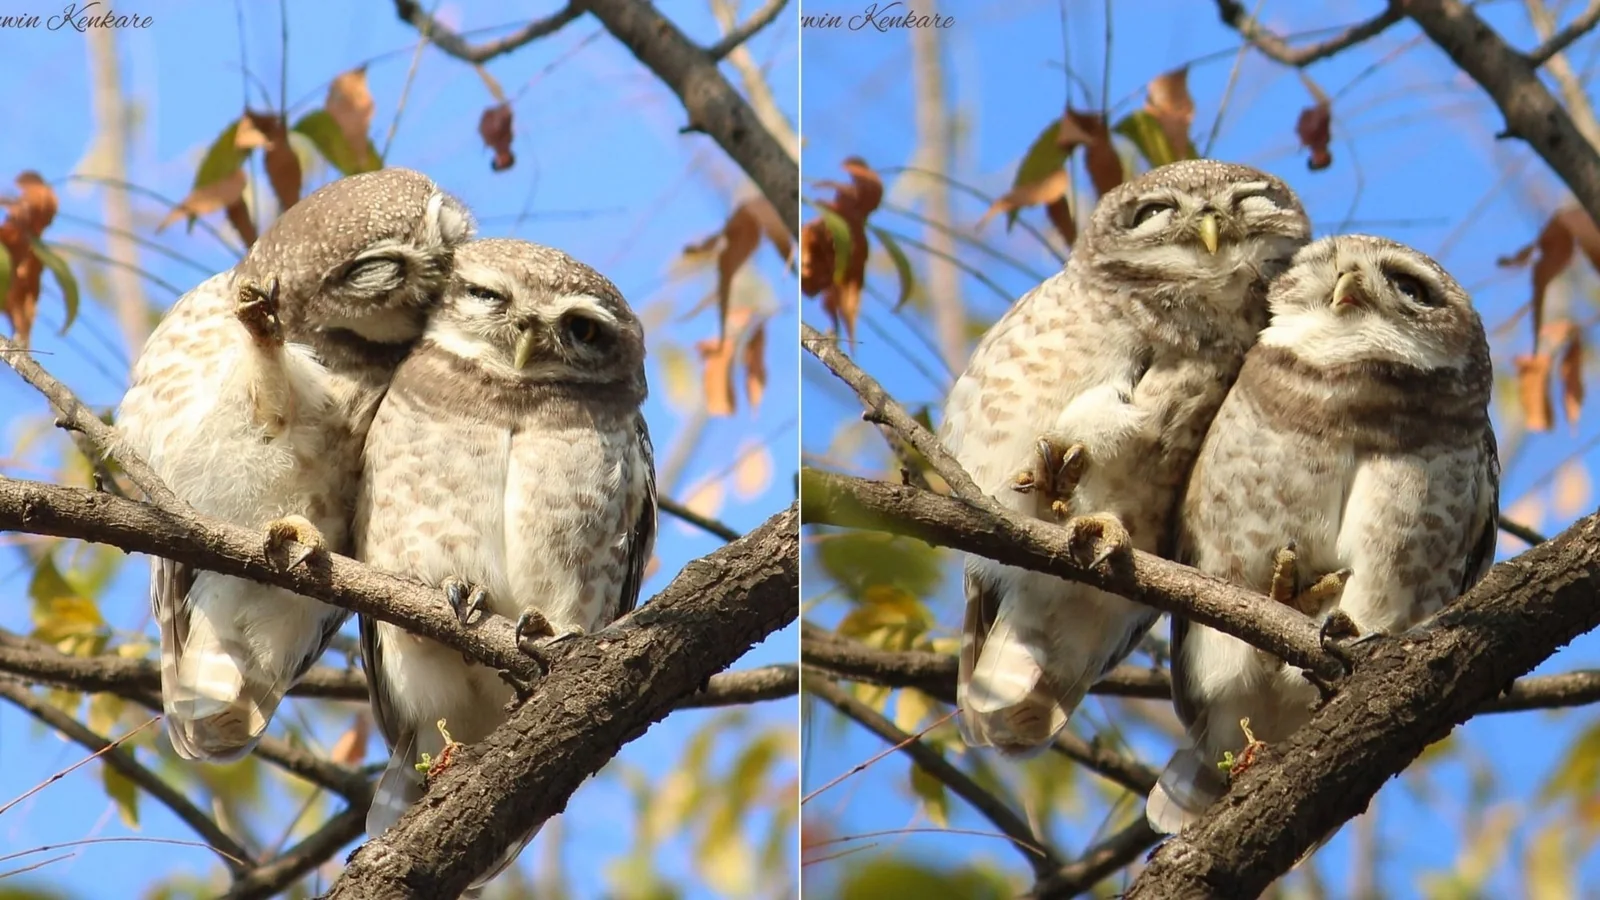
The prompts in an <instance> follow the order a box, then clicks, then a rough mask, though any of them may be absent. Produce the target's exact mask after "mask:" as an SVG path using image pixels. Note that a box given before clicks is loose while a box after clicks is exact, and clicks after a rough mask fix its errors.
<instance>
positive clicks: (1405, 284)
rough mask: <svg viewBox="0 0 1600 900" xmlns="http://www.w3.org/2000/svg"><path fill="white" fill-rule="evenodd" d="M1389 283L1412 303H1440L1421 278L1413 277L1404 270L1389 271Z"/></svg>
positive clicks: (1436, 304) (1428, 304)
mask: <svg viewBox="0 0 1600 900" xmlns="http://www.w3.org/2000/svg"><path fill="white" fill-rule="evenodd" d="M1389 283H1390V284H1392V285H1394V289H1395V290H1397V291H1399V292H1400V293H1401V294H1404V295H1405V297H1406V298H1407V299H1408V300H1410V301H1411V302H1412V303H1416V304H1419V305H1421V306H1438V305H1439V301H1438V298H1436V297H1434V295H1433V292H1432V291H1430V290H1428V288H1427V285H1424V284H1423V283H1422V281H1421V280H1420V279H1417V278H1413V277H1412V276H1410V275H1406V274H1405V273H1403V272H1391V273H1389Z"/></svg>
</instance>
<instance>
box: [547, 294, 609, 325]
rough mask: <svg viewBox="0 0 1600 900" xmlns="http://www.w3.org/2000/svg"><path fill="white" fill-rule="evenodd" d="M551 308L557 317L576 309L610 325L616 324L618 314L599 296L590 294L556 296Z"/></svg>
mask: <svg viewBox="0 0 1600 900" xmlns="http://www.w3.org/2000/svg"><path fill="white" fill-rule="evenodd" d="M550 310H551V312H552V313H553V314H554V316H555V317H556V318H559V317H561V316H564V315H566V314H567V313H569V312H572V311H574V310H581V311H582V312H584V313H587V314H588V315H589V317H590V318H593V319H598V320H599V321H601V322H605V323H606V324H608V325H613V326H614V325H616V324H617V317H616V314H615V313H613V312H612V311H611V310H609V309H607V308H606V305H605V304H604V303H602V302H600V299H599V298H597V297H592V296H590V295H588V294H563V295H561V296H559V297H556V298H554V299H553V300H552V301H551V303H550Z"/></svg>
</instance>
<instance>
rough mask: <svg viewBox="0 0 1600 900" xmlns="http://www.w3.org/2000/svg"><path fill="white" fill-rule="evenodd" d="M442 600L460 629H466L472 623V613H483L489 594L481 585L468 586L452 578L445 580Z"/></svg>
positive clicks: (464, 582)
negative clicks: (454, 616) (447, 603)
mask: <svg viewBox="0 0 1600 900" xmlns="http://www.w3.org/2000/svg"><path fill="white" fill-rule="evenodd" d="M444 598H445V600H446V601H447V602H449V604H450V609H451V611H452V612H454V613H455V614H456V621H457V622H459V623H460V624H461V626H462V627H466V626H467V625H468V624H469V623H470V622H471V621H472V614H473V613H475V612H483V610H484V609H485V604H486V603H487V602H488V599H489V594H488V592H487V591H485V590H484V589H483V587H482V585H476V584H469V583H468V582H466V581H463V580H462V579H460V578H453V577H452V578H447V579H445V582H444ZM480 621H481V619H480Z"/></svg>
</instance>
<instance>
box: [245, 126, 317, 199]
mask: <svg viewBox="0 0 1600 900" xmlns="http://www.w3.org/2000/svg"><path fill="white" fill-rule="evenodd" d="M233 140H234V146H235V147H237V148H239V149H240V150H254V149H256V148H258V147H259V148H261V149H262V158H263V161H264V162H265V163H266V168H267V181H268V182H269V183H271V185H272V194H273V196H275V197H277V198H278V208H279V209H288V208H289V207H291V206H293V205H295V204H296V203H298V202H299V201H300V187H301V172H300V157H298V156H296V155H295V152H294V148H293V147H291V146H289V128H288V126H287V125H285V124H284V121H283V119H281V118H279V117H278V116H277V115H275V114H273V113H261V112H255V111H253V110H245V114H244V116H243V117H242V118H241V119H240V120H239V128H238V130H237V131H235V132H234V139H233Z"/></svg>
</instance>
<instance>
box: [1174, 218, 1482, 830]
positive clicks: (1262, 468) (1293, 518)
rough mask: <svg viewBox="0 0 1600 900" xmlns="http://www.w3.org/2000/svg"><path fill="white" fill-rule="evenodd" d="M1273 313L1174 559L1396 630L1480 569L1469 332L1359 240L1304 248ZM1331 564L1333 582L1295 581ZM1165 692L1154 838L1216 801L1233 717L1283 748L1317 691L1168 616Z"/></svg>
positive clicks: (1477, 345) (1361, 625)
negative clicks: (1168, 710) (1174, 721)
mask: <svg viewBox="0 0 1600 900" xmlns="http://www.w3.org/2000/svg"><path fill="white" fill-rule="evenodd" d="M1269 303H1270V307H1271V314H1272V318H1271V322H1270V324H1269V325H1268V326H1267V328H1266V329H1265V330H1264V331H1263V332H1262V333H1261V338H1260V341H1259V342H1258V343H1257V344H1256V346H1255V347H1254V348H1253V349H1252V350H1251V351H1250V353H1249V354H1248V355H1247V356H1246V358H1245V363H1244V367H1243V369H1242V370H1241V372H1240V374H1239V378H1238V381H1237V382H1236V383H1235V384H1234V386H1233V389H1232V390H1231V391H1230V392H1229V393H1228V397H1227V399H1226V400H1225V401H1224V402H1223V404H1222V409H1221V410H1220V411H1219V412H1218V413H1217V417H1216V420H1215V421H1214V422H1213V423H1212V425H1211V430H1210V432H1209V433H1208V434H1207V436H1206V439H1205V444H1204V446H1203V447H1202V449H1201V451H1200V455H1199V458H1198V460H1197V461H1196V463H1195V467H1194V472H1193V474H1192V476H1191V477H1190V480H1189V486H1188V492H1187V494H1186V496H1185V498H1184V500H1183V503H1182V509H1181V512H1180V514H1179V521H1178V559H1179V561H1181V562H1184V563H1187V564H1189V565H1192V566H1194V567H1196V568H1198V569H1200V570H1201V571H1203V572H1206V573H1209V574H1212V575H1216V576H1218V577H1221V578H1224V579H1227V580H1228V581H1231V582H1233V583H1235V584H1238V585H1240V586H1243V587H1247V588H1250V589H1252V590H1255V591H1257V592H1259V593H1263V594H1268V595H1269V596H1272V597H1275V598H1277V599H1278V600H1280V601H1282V602H1292V603H1294V604H1295V605H1296V606H1297V607H1299V608H1300V610H1301V611H1302V612H1304V613H1306V614H1308V615H1311V616H1313V617H1317V618H1320V619H1324V620H1326V619H1327V617H1329V616H1331V615H1333V613H1334V611H1335V610H1337V611H1338V612H1339V613H1342V614H1343V617H1347V618H1348V619H1349V621H1350V622H1351V623H1353V624H1354V626H1355V628H1356V629H1357V630H1358V631H1360V632H1364V633H1374V632H1393V631H1399V630H1404V629H1406V628H1409V627H1411V626H1412V625H1414V624H1416V623H1417V622H1418V621H1419V620H1421V619H1422V618H1424V617H1426V616H1428V615H1431V614H1432V613H1434V612H1436V611H1438V610H1439V609H1440V608H1441V607H1442V606H1444V605H1445V604H1446V603H1448V602H1450V601H1451V600H1453V599H1455V598H1456V597H1458V596H1460V595H1461V594H1462V593H1464V592H1465V591H1466V590H1467V589H1468V588H1469V587H1471V586H1472V585H1473V584H1474V583H1475V582H1477V580H1478V579H1479V578H1480V577H1482V575H1483V573H1484V571H1485V570H1486V569H1487V568H1488V566H1489V564H1490V563H1491V562H1493V557H1494V546H1495V523H1496V519H1497V513H1498V506H1499V461H1498V458H1497V455H1496V451H1495V439H1494V431H1493V429H1492V428H1491V426H1490V420H1489V395H1490V386H1491V384H1492V382H1493V370H1492V368H1491V365H1490V359H1489V345H1488V342H1487V340H1486V339H1485V337H1484V330H1483V323H1482V322H1481V321H1480V320H1479V318H1478V314H1477V313H1476V312H1475V311H1474V310H1473V308H1472V303H1471V300H1470V298H1469V297H1468V296H1467V294H1466V292H1465V291H1464V290H1462V288H1461V286H1460V285H1459V284H1457V283H1456V281H1455V279H1453V278H1451V277H1450V275H1449V274H1448V273H1446V272H1445V271H1444V269H1442V268H1440V267H1439V265H1438V264H1437V263H1435V262H1434V261H1433V260H1431V259H1429V258H1428V257H1427V256H1425V255H1423V254H1422V253H1419V252H1418V251H1416V250H1413V249H1411V248H1410V247H1407V246H1405V245H1403V244H1397V243H1395V242H1394V241H1390V240H1386V239H1384V238H1378V237H1367V236H1363V235H1346V236H1340V237H1332V238H1324V239H1323V240H1320V241H1317V242H1316V243H1313V244H1311V245H1309V246H1307V247H1306V248H1305V249H1303V250H1301V251H1300V252H1299V254H1297V255H1296V256H1295V259H1294V263H1293V265H1292V266H1291V267H1290V268H1289V270H1288V271H1287V272H1285V273H1284V274H1283V275H1281V276H1279V278H1278V279H1277V281H1275V282H1274V283H1273V285H1272V288H1271V293H1270V295H1269ZM1338 573H1343V577H1342V579H1341V580H1342V587H1339V589H1338V590H1334V591H1327V592H1316V591H1313V590H1310V589H1307V586H1308V585H1310V586H1315V585H1316V584H1317V583H1319V582H1325V581H1326V579H1327V577H1328V576H1330V575H1333V574H1338ZM1262 602H1271V601H1269V600H1266V599H1263V601H1262ZM1346 627H1348V625H1346ZM1172 693H1173V703H1174V705H1175V706H1176V708H1177V712H1178V717H1179V718H1180V719H1181V720H1182V721H1183V723H1184V725H1185V726H1186V728H1187V729H1188V733H1189V738H1190V741H1191V743H1192V746H1190V747H1186V748H1184V749H1181V750H1179V751H1178V753H1177V754H1176V755H1175V756H1174V757H1173V759H1172V762H1171V763H1169V764H1168V766H1167V769H1166V771H1165V772H1163V773H1162V775H1161V778H1160V781H1159V783H1158V784H1157V786H1156V788H1155V789H1154V790H1153V791H1152V792H1151V794H1150V800H1149V803H1148V804H1147V806H1146V816H1147V818H1148V819H1149V820H1150V822H1151V824H1152V826H1153V827H1155V828H1157V829H1158V830H1161V831H1166V832H1176V831H1177V830H1179V829H1180V828H1182V827H1183V826H1184V825H1186V824H1188V823H1189V822H1191V821H1193V820H1194V819H1195V818H1196V817H1198V816H1199V814H1200V813H1202V812H1203V811H1204V810H1205V808H1206V807H1207V806H1208V805H1210V803H1211V802H1212V801H1213V800H1215V799H1216V798H1217V797H1219V796H1221V794H1222V793H1223V792H1224V791H1225V790H1226V787H1227V778H1226V776H1225V775H1223V774H1222V772H1221V769H1220V768H1219V767H1218V765H1217V764H1218V763H1219V762H1220V761H1222V760H1223V759H1224V758H1225V755H1226V754H1227V753H1230V752H1231V753H1235V754H1237V753H1239V752H1240V751H1241V750H1242V749H1243V748H1244V747H1245V745H1246V742H1247V738H1246V736H1245V731H1244V726H1241V724H1240V722H1241V720H1248V722H1249V725H1248V728H1249V729H1250V732H1251V734H1252V735H1253V736H1254V739H1256V740H1260V741H1264V742H1267V743H1272V742H1275V741H1281V740H1283V739H1284V738H1287V737H1288V736H1289V734H1290V733H1291V732H1293V731H1294V730H1295V729H1297V728H1299V727H1300V726H1301V725H1303V724H1305V722H1307V721H1308V720H1309V719H1310V716H1311V710H1312V707H1313V705H1314V704H1315V703H1316V701H1317V700H1318V699H1319V696H1320V695H1319V693H1318V691H1317V689H1316V687H1315V686H1313V685H1312V684H1311V683H1310V682H1308V681H1307V680H1306V678H1305V676H1304V675H1303V674H1302V672H1301V671H1300V670H1299V669H1297V668H1294V667H1292V666H1286V665H1285V664H1284V663H1283V662H1282V661H1281V660H1279V659H1277V658H1276V657H1273V656H1271V655H1269V654H1267V653H1265V652H1262V651H1257V650H1256V649H1255V648H1253V647H1251V646H1250V645H1249V644H1246V643H1245V642H1243V641H1241V640H1239V639H1237V638H1234V637H1230V636H1228V635H1226V634H1223V633H1222V632H1219V631H1215V630H1213V629H1210V628H1207V627H1205V626H1202V625H1197V624H1194V623H1191V622H1186V621H1184V620H1182V619H1180V618H1177V617H1174V619H1173V623H1172Z"/></svg>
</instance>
